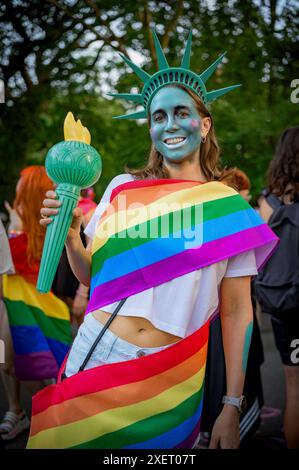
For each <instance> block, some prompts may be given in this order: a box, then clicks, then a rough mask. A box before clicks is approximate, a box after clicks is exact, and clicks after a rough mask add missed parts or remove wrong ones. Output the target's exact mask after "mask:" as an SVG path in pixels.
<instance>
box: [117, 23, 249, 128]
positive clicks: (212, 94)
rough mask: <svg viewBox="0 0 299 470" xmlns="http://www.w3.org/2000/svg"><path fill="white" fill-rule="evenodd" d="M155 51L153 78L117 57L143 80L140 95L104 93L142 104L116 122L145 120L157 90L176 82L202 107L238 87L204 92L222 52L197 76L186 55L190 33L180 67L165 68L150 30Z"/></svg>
mask: <svg viewBox="0 0 299 470" xmlns="http://www.w3.org/2000/svg"><path fill="white" fill-rule="evenodd" d="M152 34H153V38H154V44H155V49H156V53H157V59H158V67H159V70H158V72H156V73H155V74H154V75H149V74H148V73H147V72H145V71H144V70H143V69H141V68H140V67H138V65H136V64H134V63H133V62H131V60H129V59H128V58H127V57H125V56H124V55H123V54H120V56H121V58H122V59H123V60H124V61H125V62H126V63H127V64H128V65H129V67H131V69H132V70H134V72H135V73H136V75H137V76H138V77H139V78H140V79H141V80H142V81H143V83H144V86H143V88H142V91H141V93H140V94H131V93H108V95H110V96H114V97H116V98H120V99H122V100H127V101H133V102H134V103H138V104H141V105H143V107H144V110H142V111H138V112H134V113H131V114H124V115H122V116H115V118H116V119H142V118H146V117H147V112H148V110H149V106H150V103H151V101H152V99H153V97H154V95H155V94H156V93H157V91H158V90H160V89H161V88H163V87H165V86H167V85H170V84H173V83H176V84H178V85H184V86H185V87H187V88H189V89H190V90H192V91H194V93H196V94H197V95H198V96H199V98H200V99H201V100H202V102H203V103H204V104H208V103H210V102H211V101H214V100H216V99H217V98H219V96H222V95H225V93H228V92H229V91H232V90H234V89H235V88H238V87H239V86H241V85H240V84H239V85H232V86H229V87H226V88H219V89H218V90H213V91H207V89H206V86H205V82H206V81H207V80H208V78H209V77H210V76H211V75H212V73H213V72H214V71H215V69H216V68H217V66H218V64H220V62H221V61H222V59H223V57H224V56H225V54H226V52H224V53H223V54H221V55H220V57H218V59H217V60H215V62H213V63H212V64H211V65H210V66H209V67H208V68H207V69H206V70H205V71H204V72H202V73H201V74H200V75H198V74H196V73H195V72H192V71H191V70H190V55H191V42H192V32H191V31H190V33H189V37H188V40H187V44H186V47H185V52H184V55H183V58H182V62H181V66H180V67H169V65H168V62H167V60H166V57H165V55H164V52H163V50H162V47H161V44H160V42H159V39H158V36H157V34H156V32H155V31H154V30H152Z"/></svg>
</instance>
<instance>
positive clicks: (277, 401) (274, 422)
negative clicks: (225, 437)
mask: <svg viewBox="0 0 299 470" xmlns="http://www.w3.org/2000/svg"><path fill="white" fill-rule="evenodd" d="M260 327H261V334H262V341H263V346H264V356H265V361H264V363H263V365H262V368H261V373H262V382H263V389H264V401H265V405H264V407H263V409H262V415H261V425H260V428H259V429H258V430H257V432H256V433H255V435H254V436H253V438H252V439H251V441H250V443H248V445H247V447H248V446H249V447H251V448H253V449H257V448H259V449H260V448H271V449H275V448H277V449H278V448H285V447H286V445H285V441H284V435H283V429H282V421H283V407H284V401H285V391H284V387H285V382H284V373H283V367H282V364H281V361H280V356H279V353H278V351H277V350H276V347H275V344H274V337H273V333H272V327H271V323H270V319H269V317H268V316H267V315H265V314H263V315H261V321H260ZM21 403H22V406H23V408H24V409H25V410H26V412H27V413H28V416H30V410H31V396H30V394H29V392H28V391H27V389H26V387H25V386H24V385H23V384H22V387H21ZM6 410H7V400H6V396H5V393H4V388H3V384H2V382H1V379H0V416H2V415H3V414H4V413H5V411H6ZM27 438H28V432H24V433H23V434H21V435H19V436H18V437H17V438H15V439H14V440H13V441H10V442H5V445H4V447H5V448H6V449H24V448H25V447H26V442H27Z"/></svg>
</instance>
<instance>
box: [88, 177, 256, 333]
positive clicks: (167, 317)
mask: <svg viewBox="0 0 299 470" xmlns="http://www.w3.org/2000/svg"><path fill="white" fill-rule="evenodd" d="M133 180H134V177H133V176H132V175H129V174H122V175H118V176H116V177H115V178H113V180H112V181H111V182H110V184H109V185H108V186H107V188H106V190H105V192H104V194H103V197H102V199H101V202H100V204H99V205H98V207H97V209H96V210H95V212H94V214H93V216H92V218H91V220H90V222H89V224H88V225H87V227H86V229H85V233H86V235H87V236H88V237H89V238H91V239H93V238H94V235H95V231H96V227H97V224H98V221H99V218H100V216H101V215H102V214H103V212H104V211H105V209H106V207H107V205H108V204H109V201H110V196H111V192H112V190H113V189H114V188H116V187H117V186H119V185H120V184H123V183H127V182H128V181H133ZM257 273H258V271H257V266H256V258H255V251H254V250H249V251H247V252H245V253H242V254H240V255H237V256H232V257H231V258H229V259H224V260H222V261H220V262H218V263H214V264H211V265H209V266H206V267H204V268H201V269H198V270H196V271H192V272H191V273H188V274H185V275H183V276H179V277H177V278H175V279H172V280H171V281H168V282H165V283H163V284H160V285H159V286H156V287H152V288H150V289H146V290H144V291H142V292H139V293H138V294H134V295H131V296H130V297H129V298H128V299H127V300H126V302H125V304H124V305H123V306H122V307H121V309H120V311H119V314H118V315H124V316H138V317H143V318H146V319H147V320H149V321H150V322H151V323H152V324H153V325H154V326H155V327H156V328H158V329H160V330H162V331H166V332H167V333H171V334H173V335H176V336H180V337H181V338H184V337H185V336H188V335H189V334H191V333H193V332H194V331H196V330H197V329H198V328H200V327H201V326H202V325H203V324H204V323H205V322H206V321H207V320H208V319H209V318H210V317H211V316H212V315H213V314H214V313H215V312H216V311H217V309H218V307H219V290H220V284H221V281H222V279H223V277H239V276H255V275H256V274H257ZM118 303H119V301H117V302H114V303H112V304H109V305H105V306H103V307H101V310H103V311H105V312H109V313H112V312H113V311H114V310H115V308H116V306H117V305H118Z"/></svg>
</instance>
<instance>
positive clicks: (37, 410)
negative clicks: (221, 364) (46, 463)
mask: <svg viewBox="0 0 299 470" xmlns="http://www.w3.org/2000/svg"><path fill="white" fill-rule="evenodd" d="M208 334H209V324H208V322H207V323H206V324H205V325H204V326H203V327H202V328H201V329H200V330H198V331H196V332H195V333H194V334H193V335H191V336H189V337H188V338H185V339H183V340H181V341H179V342H178V343H176V344H174V345H172V346H170V347H169V348H166V349H163V350H162V351H160V352H158V353H154V354H151V355H149V356H144V357H141V358H138V359H133V360H130V361H124V362H118V363H114V364H106V365H103V366H99V367H95V368H93V369H88V370H85V371H83V372H80V373H78V374H75V375H73V376H71V377H69V378H67V379H65V380H64V381H63V382H60V383H58V384H56V385H51V386H49V387H47V388H46V389H44V390H42V391H41V392H39V393H38V394H37V395H35V397H34V398H33V406H32V418H31V430H30V438H29V442H28V448H29V449H40V448H52V449H53V448H55V449H58V448H87V449H93V448H96V449H163V448H165V449H167V448H192V446H193V445H194V444H195V442H196V440H197V438H198V434H199V426H200V418H201V408H202V398H203V387H204V374H205V364H206V355H207V345H208Z"/></svg>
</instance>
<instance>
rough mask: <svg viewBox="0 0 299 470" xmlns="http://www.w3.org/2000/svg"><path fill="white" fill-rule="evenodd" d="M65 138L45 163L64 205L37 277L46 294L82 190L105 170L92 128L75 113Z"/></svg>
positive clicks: (51, 228) (51, 230)
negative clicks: (75, 117) (93, 143)
mask: <svg viewBox="0 0 299 470" xmlns="http://www.w3.org/2000/svg"><path fill="white" fill-rule="evenodd" d="M64 139H65V140H64V141H63V142H59V143H58V144H55V145H54V146H53V147H52V148H51V149H50V150H49V151H48V153H47V156H46V162H45V167H46V171H47V174H48V176H49V178H51V179H52V180H53V181H54V182H55V183H57V188H56V189H55V191H56V193H57V195H58V199H59V200H60V201H61V203H62V204H61V207H60V210H59V214H57V215H54V216H53V222H52V223H51V224H50V225H49V226H48V227H47V232H46V237H45V242H44V247H43V253H42V259H41V264H40V269H39V274H38V280H37V289H38V291H39V292H43V293H46V292H49V290H50V289H51V286H52V283H53V279H54V276H55V273H56V270H57V267H58V263H59V260H60V257H61V253H62V250H63V246H64V243H65V240H66V237H67V234H68V231H69V228H70V226H71V222H72V218H73V209H74V208H75V207H76V206H77V203H78V201H79V198H80V191H81V189H84V188H88V187H89V186H92V185H93V184H95V182H96V181H97V180H98V179H99V177H100V176H101V172H102V159H101V156H100V154H99V153H98V152H97V151H96V149H95V148H94V147H92V146H91V145H90V140H91V138H90V133H89V131H88V129H87V128H86V127H83V126H82V124H81V122H80V120H78V121H77V122H76V121H75V119H74V116H73V114H72V113H68V114H67V116H66V118H65V121H64Z"/></svg>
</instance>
